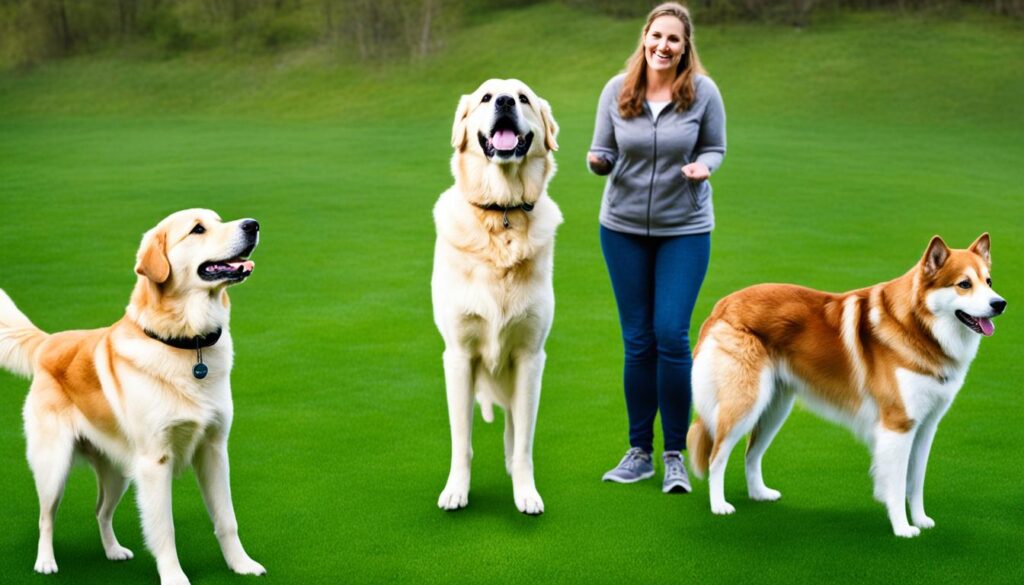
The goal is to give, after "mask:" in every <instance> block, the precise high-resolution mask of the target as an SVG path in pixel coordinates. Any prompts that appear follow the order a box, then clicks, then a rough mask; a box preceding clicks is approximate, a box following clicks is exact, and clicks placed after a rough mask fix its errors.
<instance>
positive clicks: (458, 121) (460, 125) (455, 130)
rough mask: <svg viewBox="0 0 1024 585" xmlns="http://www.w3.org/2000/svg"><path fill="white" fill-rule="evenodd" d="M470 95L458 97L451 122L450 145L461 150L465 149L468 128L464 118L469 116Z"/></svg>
mask: <svg viewBox="0 0 1024 585" xmlns="http://www.w3.org/2000/svg"><path fill="white" fill-rule="evenodd" d="M471 99H472V96H468V95H464V96H462V97H461V98H459V107H457V108H455V123H454V124H452V147H453V148H455V149H456V150H458V151H459V152H462V151H463V150H466V142H467V140H468V138H469V137H468V136H467V134H468V130H467V129H466V121H467V120H466V119H467V118H468V117H469V110H470V107H469V106H470V104H471V103H472V102H471Z"/></svg>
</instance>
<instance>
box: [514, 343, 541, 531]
mask: <svg viewBox="0 0 1024 585" xmlns="http://www.w3.org/2000/svg"><path fill="white" fill-rule="evenodd" d="M546 359H547V355H546V354H545V353H544V350H541V351H538V352H537V353H520V354H517V355H516V356H515V364H516V365H515V369H516V370H515V391H514V392H515V394H514V395H513V396H512V403H511V405H510V407H509V410H511V413H512V423H513V425H514V427H513V428H514V430H513V437H514V438H513V445H512V493H513V498H514V499H515V502H516V508H518V509H519V511H520V512H522V513H524V514H531V515H533V514H543V513H544V500H542V499H541V497H540V494H539V493H538V492H537V485H536V483H535V481H534V478H533V432H534V429H535V428H536V424H537V408H538V407H539V405H540V389H541V388H540V387H541V377H542V376H543V374H544V362H545V361H546Z"/></svg>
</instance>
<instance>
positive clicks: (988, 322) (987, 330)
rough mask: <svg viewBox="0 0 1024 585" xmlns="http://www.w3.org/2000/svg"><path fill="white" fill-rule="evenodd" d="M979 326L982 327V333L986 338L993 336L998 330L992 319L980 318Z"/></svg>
mask: <svg viewBox="0 0 1024 585" xmlns="http://www.w3.org/2000/svg"><path fill="white" fill-rule="evenodd" d="M978 325H981V332H982V334H984V335H985V337H988V336H989V335H992V334H993V333H994V332H995V330H996V326H995V325H993V324H992V319H986V318H985V317H978Z"/></svg>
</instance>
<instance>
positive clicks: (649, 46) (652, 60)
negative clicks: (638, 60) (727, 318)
mask: <svg viewBox="0 0 1024 585" xmlns="http://www.w3.org/2000/svg"><path fill="white" fill-rule="evenodd" d="M685 51H686V42H685V41H684V40H683V21H681V20H679V19H678V18H676V17H675V16H672V15H671V14H666V15H664V16H659V17H658V18H655V19H654V21H653V22H651V26H650V28H648V29H647V34H646V35H644V57H645V58H646V59H647V67H648V69H650V70H652V71H659V72H660V71H666V70H668V71H675V70H676V67H678V66H679V60H680V59H682V57H683V53H684V52H685Z"/></svg>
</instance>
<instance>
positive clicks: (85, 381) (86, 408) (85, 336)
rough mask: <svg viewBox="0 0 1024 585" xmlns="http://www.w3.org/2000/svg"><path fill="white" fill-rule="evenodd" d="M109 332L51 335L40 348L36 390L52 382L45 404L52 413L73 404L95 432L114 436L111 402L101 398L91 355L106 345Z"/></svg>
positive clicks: (95, 368) (115, 428)
mask: <svg viewBox="0 0 1024 585" xmlns="http://www.w3.org/2000/svg"><path fill="white" fill-rule="evenodd" d="M108 331H109V330H108V329H95V330H91V331H65V332H62V333H56V334H54V335H51V336H50V337H49V339H48V340H47V341H46V342H45V343H44V344H43V346H42V347H41V348H40V355H39V362H38V364H39V366H38V367H39V370H38V371H37V375H38V376H39V379H40V381H37V383H36V387H39V388H40V389H41V387H42V386H43V384H41V383H40V382H41V381H42V380H51V381H52V382H53V383H52V384H49V385H47V386H49V388H50V390H51V392H49V396H48V397H47V404H48V405H49V407H50V409H51V410H52V411H55V412H59V411H63V410H65V409H66V408H67V407H69V406H71V405H74V407H75V408H77V409H78V410H79V411H80V412H81V413H82V415H83V416H84V417H85V418H86V419H88V420H89V422H90V423H91V424H92V425H93V426H94V427H96V428H97V429H98V430H100V431H102V432H104V433H107V434H111V435H113V434H116V433H117V421H116V419H115V418H114V413H113V411H112V410H111V408H110V402H109V401H107V398H106V396H104V395H103V389H102V387H101V386H100V380H99V375H98V373H97V367H96V363H95V360H94V358H93V356H94V355H95V353H96V348H97V347H98V346H99V344H100V343H106V337H107V335H108Z"/></svg>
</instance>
